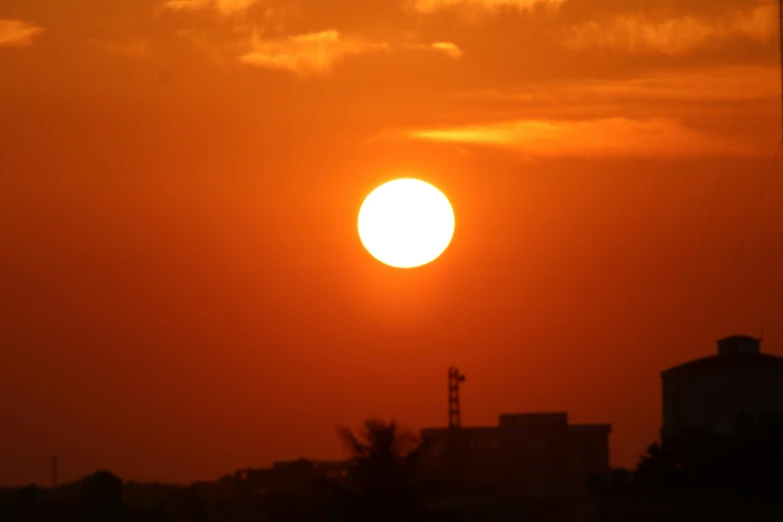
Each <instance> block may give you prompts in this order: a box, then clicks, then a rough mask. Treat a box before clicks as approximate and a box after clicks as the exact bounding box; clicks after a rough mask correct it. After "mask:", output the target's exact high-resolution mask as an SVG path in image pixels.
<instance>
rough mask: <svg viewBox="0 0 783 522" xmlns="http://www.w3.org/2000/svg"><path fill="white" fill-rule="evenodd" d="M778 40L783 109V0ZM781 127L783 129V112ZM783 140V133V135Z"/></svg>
mask: <svg viewBox="0 0 783 522" xmlns="http://www.w3.org/2000/svg"><path fill="white" fill-rule="evenodd" d="M778 42H779V44H780V88H781V92H780V100H781V110H783V0H778ZM781 129H783V112H781ZM781 141H782V142H783V135H781Z"/></svg>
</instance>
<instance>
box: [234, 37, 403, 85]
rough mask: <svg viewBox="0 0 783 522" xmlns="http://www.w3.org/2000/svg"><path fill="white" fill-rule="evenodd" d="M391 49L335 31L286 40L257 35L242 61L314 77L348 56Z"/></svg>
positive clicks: (381, 43) (327, 70)
mask: <svg viewBox="0 0 783 522" xmlns="http://www.w3.org/2000/svg"><path fill="white" fill-rule="evenodd" d="M388 49H389V46H388V44H386V43H383V42H380V43H376V42H368V41H366V40H363V39H361V38H358V37H344V36H343V35H341V34H340V33H339V32H338V31H334V30H328V31H321V32H314V33H307V34H301V35H295V36H290V37H288V38H286V39H283V40H263V39H262V38H261V37H260V36H259V34H258V33H257V32H256V33H254V34H253V37H252V40H251V50H250V51H249V52H247V53H245V54H244V55H242V57H241V61H242V62H244V63H246V64H248V65H253V66H257V67H263V68H267V69H281V70H287V71H290V72H293V73H295V74H298V75H301V76H312V75H319V74H325V73H328V72H329V71H330V70H331V69H332V67H333V66H334V65H335V64H336V63H337V62H339V61H341V60H343V59H345V58H346V57H348V56H351V55H358V54H363V53H368V52H373V51H379V50H388Z"/></svg>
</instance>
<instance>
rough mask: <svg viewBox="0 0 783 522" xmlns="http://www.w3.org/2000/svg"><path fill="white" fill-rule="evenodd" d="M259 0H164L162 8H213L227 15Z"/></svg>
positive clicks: (242, 10) (178, 9)
mask: <svg viewBox="0 0 783 522" xmlns="http://www.w3.org/2000/svg"><path fill="white" fill-rule="evenodd" d="M258 2H259V0H166V2H164V3H163V8H164V9H166V10H169V11H199V10H204V9H214V10H216V11H218V12H219V13H221V14H223V15H226V16H229V15H234V14H238V13H244V12H245V11H247V10H248V9H250V8H251V7H252V6H254V5H255V4H257V3H258Z"/></svg>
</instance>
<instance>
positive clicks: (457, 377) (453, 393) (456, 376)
mask: <svg viewBox="0 0 783 522" xmlns="http://www.w3.org/2000/svg"><path fill="white" fill-rule="evenodd" d="M782 1H783V0H782ZM461 382H465V376H464V375H461V374H460V373H459V370H458V369H457V368H454V367H453V366H452V367H451V368H449V429H450V430H451V429H453V428H459V427H460V425H461V424H462V420H461V419H460V410H459V383H461Z"/></svg>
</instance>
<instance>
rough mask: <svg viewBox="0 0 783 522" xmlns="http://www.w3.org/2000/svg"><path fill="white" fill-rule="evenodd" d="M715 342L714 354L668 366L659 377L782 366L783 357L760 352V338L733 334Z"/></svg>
mask: <svg viewBox="0 0 783 522" xmlns="http://www.w3.org/2000/svg"><path fill="white" fill-rule="evenodd" d="M717 344H718V350H717V354H716V355H711V356H708V357H702V358H700V359H695V360H693V361H688V362H686V363H683V364H680V365H677V366H674V367H672V368H668V369H666V370H664V371H662V372H661V377H667V376H671V375H677V374H680V373H682V372H693V371H704V370H708V371H710V370H722V369H747V368H770V367H773V368H777V367H779V368H783V357H778V356H776V355H771V354H765V353H761V340H760V339H756V338H754V337H749V336H747V335H733V336H730V337H726V338H724V339H720V340H718V342H717Z"/></svg>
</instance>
